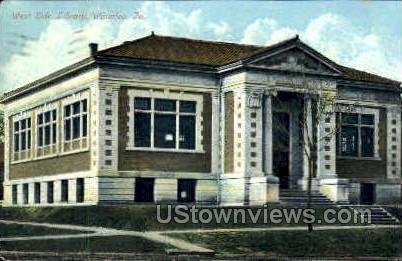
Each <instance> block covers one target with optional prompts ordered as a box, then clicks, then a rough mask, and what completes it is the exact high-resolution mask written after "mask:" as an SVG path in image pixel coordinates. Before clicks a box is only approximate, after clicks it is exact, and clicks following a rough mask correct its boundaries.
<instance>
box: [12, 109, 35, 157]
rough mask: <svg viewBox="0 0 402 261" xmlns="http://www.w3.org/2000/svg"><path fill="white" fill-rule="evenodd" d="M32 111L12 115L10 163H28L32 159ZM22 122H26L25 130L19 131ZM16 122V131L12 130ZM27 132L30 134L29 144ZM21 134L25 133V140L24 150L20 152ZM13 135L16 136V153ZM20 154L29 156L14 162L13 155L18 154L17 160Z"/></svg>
mask: <svg viewBox="0 0 402 261" xmlns="http://www.w3.org/2000/svg"><path fill="white" fill-rule="evenodd" d="M32 114H33V113H32V111H27V112H23V113H19V114H17V115H14V116H13V117H12V126H11V128H12V138H11V139H12V148H11V153H12V157H11V163H16V162H20V161H28V160H31V159H32V158H33V153H32V149H33V146H32V143H33V138H34V137H33V131H32V125H33V120H32V118H33V117H32ZM28 119H29V120H30V126H29V127H28ZM22 120H26V128H25V129H24V130H23V131H21V121H22ZM16 122H18V131H15V130H14V126H15V123H16ZM5 131H6V132H8V130H5ZM28 132H30V135H29V136H30V143H29V142H28V137H29V136H28ZM22 133H26V134H27V135H26V140H25V146H26V148H25V149H24V150H21V146H22V139H21V134H22ZM15 134H18V151H15ZM28 146H29V148H28ZM22 153H29V156H28V157H26V158H24V159H18V160H15V154H18V158H19V157H20V155H21V154H22Z"/></svg>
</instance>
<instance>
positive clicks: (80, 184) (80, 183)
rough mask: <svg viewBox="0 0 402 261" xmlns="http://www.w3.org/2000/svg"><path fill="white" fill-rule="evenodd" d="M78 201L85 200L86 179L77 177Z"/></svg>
mask: <svg viewBox="0 0 402 261" xmlns="http://www.w3.org/2000/svg"><path fill="white" fill-rule="evenodd" d="M76 193H77V202H84V179H83V178H78V179H77V189H76Z"/></svg>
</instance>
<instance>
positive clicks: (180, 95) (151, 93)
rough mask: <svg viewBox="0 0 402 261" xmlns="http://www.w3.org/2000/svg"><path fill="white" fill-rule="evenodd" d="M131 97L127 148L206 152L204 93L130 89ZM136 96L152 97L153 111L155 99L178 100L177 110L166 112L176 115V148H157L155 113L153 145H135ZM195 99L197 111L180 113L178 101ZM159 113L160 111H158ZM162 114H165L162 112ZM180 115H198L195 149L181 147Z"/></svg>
mask: <svg viewBox="0 0 402 261" xmlns="http://www.w3.org/2000/svg"><path fill="white" fill-rule="evenodd" d="M128 97H129V108H130V110H129V111H128V118H129V120H128V130H129V133H128V139H127V144H126V150H147V151H169V152H193V153H204V150H203V145H202V137H203V136H202V125H201V122H202V112H203V96H202V94H190V93H184V92H170V91H169V90H168V89H165V91H164V92H161V91H155V90H153V89H150V90H139V89H129V90H128ZM135 97H146V98H151V110H150V111H152V112H153V108H154V99H155V98H162V99H173V100H176V112H166V114H172V115H176V117H177V118H176V148H171V149H170V148H169V149H164V148H155V147H153V144H154V125H153V123H154V120H153V119H152V118H153V117H154V113H150V114H151V137H150V138H151V146H150V147H146V148H138V147H135V146H134V124H135V123H134V111H135V109H134V98H135ZM182 100H183V101H195V102H196V112H195V113H182V112H180V113H179V111H178V110H179V106H177V103H178V102H179V101H182ZM158 114H159V112H158ZM161 114H164V113H163V112H161ZM179 115H195V117H196V135H195V149H194V150H186V149H179V147H178V144H179V129H178V124H179V123H178V116H179Z"/></svg>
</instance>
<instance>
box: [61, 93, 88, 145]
mask: <svg viewBox="0 0 402 261" xmlns="http://www.w3.org/2000/svg"><path fill="white" fill-rule="evenodd" d="M87 117H88V115H87V100H86V99H85V100H81V101H77V102H74V103H72V104H69V105H66V106H64V140H65V141H70V140H76V139H80V138H82V137H86V136H87V120H88V119H87Z"/></svg>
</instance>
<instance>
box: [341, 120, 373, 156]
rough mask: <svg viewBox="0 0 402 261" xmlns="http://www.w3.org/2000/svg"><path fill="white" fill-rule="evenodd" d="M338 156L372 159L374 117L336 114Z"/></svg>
mask: <svg viewBox="0 0 402 261" xmlns="http://www.w3.org/2000/svg"><path fill="white" fill-rule="evenodd" d="M337 123H338V129H339V131H338V141H337V145H338V155H340V156H350V157H374V126H375V121H374V115H373V114H357V113H338V114H337Z"/></svg>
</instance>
